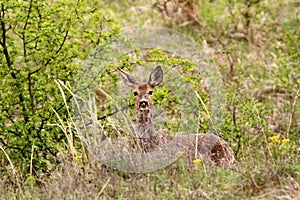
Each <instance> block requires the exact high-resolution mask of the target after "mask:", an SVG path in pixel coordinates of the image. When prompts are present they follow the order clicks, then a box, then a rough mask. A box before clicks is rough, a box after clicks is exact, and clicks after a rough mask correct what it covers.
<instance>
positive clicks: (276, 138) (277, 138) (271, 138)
mask: <svg viewBox="0 0 300 200" xmlns="http://www.w3.org/2000/svg"><path fill="white" fill-rule="evenodd" d="M269 140H271V142H274V143H279V142H280V139H279V136H278V135H274V136H271V137H269Z"/></svg>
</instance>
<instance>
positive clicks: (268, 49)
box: [0, 0, 300, 199]
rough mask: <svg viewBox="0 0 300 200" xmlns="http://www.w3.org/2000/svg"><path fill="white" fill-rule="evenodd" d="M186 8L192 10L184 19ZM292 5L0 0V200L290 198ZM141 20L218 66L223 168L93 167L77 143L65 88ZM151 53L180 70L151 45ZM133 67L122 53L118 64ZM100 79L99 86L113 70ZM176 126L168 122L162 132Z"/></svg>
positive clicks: (162, 91) (160, 94)
mask: <svg viewBox="0 0 300 200" xmlns="http://www.w3.org/2000/svg"><path fill="white" fill-rule="evenodd" d="M170 5H171V6H173V7H172V9H171V10H172V11H173V13H171V12H167V10H166V9H169V6H170ZM187 5H189V6H190V5H193V6H196V7H197V8H198V9H196V10H195V9H194V7H193V9H192V12H194V13H192V14H194V15H193V17H192V18H191V17H186V16H190V15H186V13H185V12H186V9H187V7H186V6H187ZM299 7H300V3H299V1H297V0H283V1H281V0H225V1H222V0H213V1H209V0H199V1H188V0H187V1H175V0H174V1H173V0H169V1H156V2H149V1H145V0H136V1H124V2H123V1H117V0H113V1H106V0H105V1H101V2H99V1H85V0H83V1H73V0H70V1H65V0H64V1H50V0H47V1H41V2H40V1H33V0H28V1H6V0H4V1H2V2H0V24H1V26H0V51H1V54H0V65H1V68H0V76H1V82H0V84H1V87H0V90H1V92H0V102H1V103H0V123H1V127H0V175H1V177H2V179H1V182H0V199H27V198H33V199H61V198H63V199H93V198H94V199H247V198H253V199H274V198H278V199H282V198H285V199H296V198H299V196H300V185H299V182H300V165H299V163H300V158H299V155H300V148H299V145H300V138H299V132H300V100H299V98H300V42H299V41H300V38H299V37H300V12H299ZM189 9H190V7H188V10H189ZM168 11H170V9H169V10H168ZM189 11H190V12H191V10H189ZM147 26H148V27H149V26H159V27H166V28H171V29H174V30H177V31H179V32H182V33H184V34H186V35H188V36H189V37H191V38H193V39H194V40H195V41H196V42H197V43H199V44H201V45H202V47H203V50H204V51H205V52H206V53H207V54H208V55H210V57H211V58H212V60H213V61H214V63H215V64H216V66H217V67H218V69H219V71H220V73H221V75H222V77H223V82H224V87H225V89H226V94H225V96H226V97H227V102H226V113H225V125H224V127H223V128H222V137H223V138H225V139H226V140H227V141H228V142H229V143H230V146H231V147H232V148H233V150H234V152H235V154H236V159H237V163H236V166H234V167H233V168H231V169H226V168H225V169H224V168H220V167H208V166H206V165H205V164H203V163H201V160H195V162H194V163H193V165H192V166H189V165H187V164H186V162H185V161H184V158H182V159H180V160H179V161H178V162H176V163H174V164H172V165H171V166H169V167H167V168H165V169H162V170H159V171H157V172H153V173H148V174H128V173H124V172H119V171H116V170H113V169H109V168H107V167H106V166H105V165H102V164H101V163H100V162H99V161H98V160H96V159H95V158H94V157H93V156H92V155H90V154H89V152H88V151H87V150H86V149H85V147H84V145H83V143H82V142H81V141H80V139H79V137H78V133H77V132H76V128H75V127H74V123H73V119H72V114H71V110H72V103H71V100H72V94H71V92H70V90H69V89H68V88H72V87H73V85H74V78H75V77H76V75H77V72H78V69H79V68H80V66H81V65H82V63H83V61H84V60H85V59H86V58H87V56H88V55H89V54H90V52H91V51H92V50H93V49H94V48H95V47H96V46H98V45H99V44H102V43H103V42H104V41H106V40H107V39H109V38H111V37H113V36H115V35H117V34H118V33H119V32H120V29H123V28H124V29H125V28H128V27H129V28H134V27H147ZM149 55H150V58H152V61H153V60H154V61H155V62H161V63H163V64H165V65H170V66H171V65H173V64H174V63H175V64H178V67H184V66H189V63H188V61H186V60H181V59H176V58H169V57H168V56H167V55H166V54H165V53H164V52H161V51H156V50H153V51H150V52H149ZM143 62H145V61H143V60H142V59H137V60H134V61H131V60H130V59H127V58H122V60H121V61H120V63H119V66H121V67H123V68H127V69H132V67H133V66H135V64H136V63H138V64H143ZM108 69H109V70H113V69H114V66H108ZM185 70H186V71H185ZM185 70H183V71H184V72H185V73H186V74H185V75H186V78H187V80H189V81H191V83H192V84H193V85H194V86H195V87H194V89H195V90H196V91H197V92H198V93H199V94H200V96H201V97H202V98H203V100H204V101H203V102H204V104H205V105H206V106H205V105H204V106H203V104H202V107H203V108H202V109H203V110H201V115H203V116H204V117H203V119H202V120H203V121H201V126H200V127H199V130H200V131H201V132H206V131H207V129H208V126H209V115H206V114H207V112H206V111H207V110H206V108H208V109H209V102H208V101H207V95H209V94H207V93H206V92H204V90H202V89H203V88H202V85H197V84H196V83H197V82H198V81H199V80H198V79H193V78H192V77H189V76H188V69H185ZM100 79H101V80H100V82H102V83H103V84H104V85H105V84H107V83H109V82H113V83H115V82H116V81H117V79H118V77H117V76H114V75H113V76H111V77H108V76H103V77H101V78H100ZM193 81H194V82H193ZM110 87H114V86H113V85H110ZM168 92H169V91H168V89H167V88H164V87H162V88H158V91H157V93H155V94H154V96H155V97H156V100H155V101H156V103H158V104H160V103H161V104H164V105H166V104H167V105H168V104H170V105H176V98H173V97H172V96H170V97H168V96H166V94H167V93H168ZM102 100H103V99H102ZM102 100H100V101H102ZM102 103H103V102H102ZM110 109H111V108H108V109H107V110H105V111H104V112H109V113H110V111H111V110H110ZM170 112H171V110H170ZM100 123H102V124H107V123H109V121H107V120H100ZM177 125H178V124H176V122H174V123H173V124H172V123H171V124H166V126H169V127H168V128H169V130H168V131H169V132H170V133H172V132H173V131H174V130H176V127H177ZM108 127H109V129H108V130H106V131H109V130H110V129H114V128H113V127H110V126H108Z"/></svg>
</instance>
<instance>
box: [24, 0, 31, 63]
mask: <svg viewBox="0 0 300 200" xmlns="http://www.w3.org/2000/svg"><path fill="white" fill-rule="evenodd" d="M31 8H32V0H31V1H30V3H29V9H28V13H27V17H26V21H25V25H24V27H23V31H22V40H23V52H24V58H26V56H27V53H26V51H27V50H26V44H27V43H26V35H25V32H26V29H27V25H28V21H29V18H30V13H31Z"/></svg>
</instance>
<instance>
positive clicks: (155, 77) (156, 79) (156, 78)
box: [149, 66, 163, 87]
mask: <svg viewBox="0 0 300 200" xmlns="http://www.w3.org/2000/svg"><path fill="white" fill-rule="evenodd" d="M162 80H163V71H162V69H161V67H160V66H157V67H156V68H155V69H154V70H153V72H152V73H151V74H150V77H149V84H150V85H151V86H152V87H156V86H158V85H159V84H160V83H161V82H162Z"/></svg>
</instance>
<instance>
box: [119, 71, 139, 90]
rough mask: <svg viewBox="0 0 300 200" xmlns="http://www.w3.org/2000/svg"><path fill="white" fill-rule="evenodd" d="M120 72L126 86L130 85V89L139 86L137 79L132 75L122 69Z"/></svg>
mask: <svg viewBox="0 0 300 200" xmlns="http://www.w3.org/2000/svg"><path fill="white" fill-rule="evenodd" d="M118 71H119V73H120V75H121V77H122V79H123V81H124V83H125V84H126V85H128V86H129V87H134V86H135V85H136V84H137V82H136V80H135V78H134V77H133V76H132V75H130V74H128V73H127V72H125V71H124V70H123V69H121V68H118Z"/></svg>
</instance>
